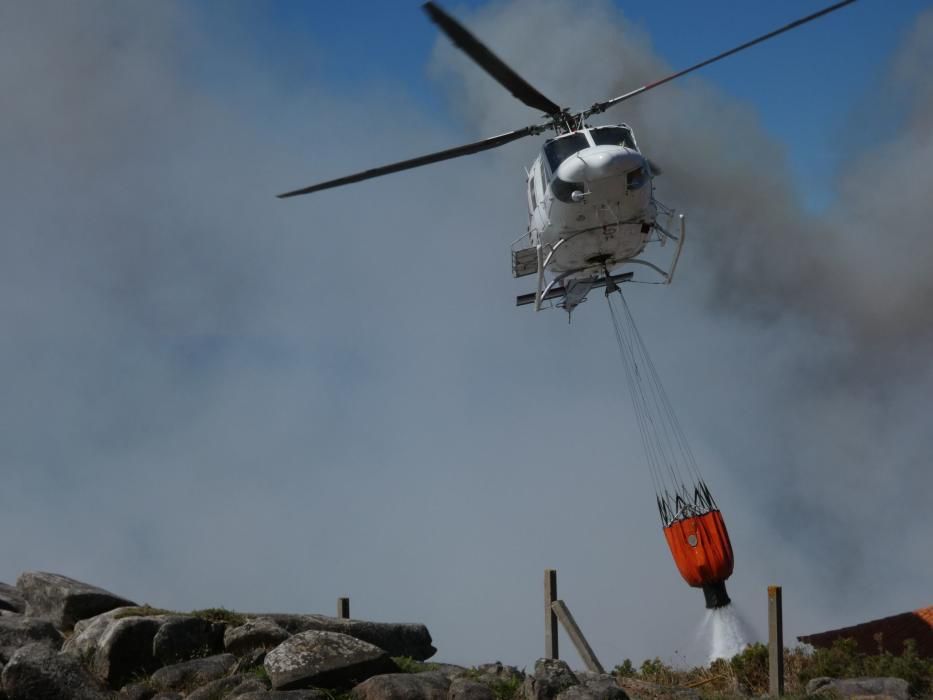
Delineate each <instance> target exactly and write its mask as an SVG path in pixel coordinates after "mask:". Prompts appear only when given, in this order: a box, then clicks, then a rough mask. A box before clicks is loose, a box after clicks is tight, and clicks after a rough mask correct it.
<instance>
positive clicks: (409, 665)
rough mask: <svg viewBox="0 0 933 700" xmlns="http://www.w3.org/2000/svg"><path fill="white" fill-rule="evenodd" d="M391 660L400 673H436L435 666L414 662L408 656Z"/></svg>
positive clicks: (394, 657) (395, 657)
mask: <svg viewBox="0 0 933 700" xmlns="http://www.w3.org/2000/svg"><path fill="white" fill-rule="evenodd" d="M392 660H393V661H394V662H395V665H396V666H398V670H399V671H401V672H402V673H424V672H425V671H436V670H437V668H438V666H437V664H431V663H426V662H424V661H416V660H415V659H413V658H411V657H410V656H393V657H392Z"/></svg>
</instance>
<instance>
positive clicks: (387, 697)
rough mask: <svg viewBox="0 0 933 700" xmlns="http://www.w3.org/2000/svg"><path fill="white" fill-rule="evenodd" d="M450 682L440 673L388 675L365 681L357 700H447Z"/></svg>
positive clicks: (357, 690) (356, 693)
mask: <svg viewBox="0 0 933 700" xmlns="http://www.w3.org/2000/svg"><path fill="white" fill-rule="evenodd" d="M449 688H450V681H449V680H448V679H447V677H446V676H444V675H442V674H440V673H431V672H427V673H388V674H385V675H381V676H373V677H372V678H370V679H369V680H366V681H363V682H362V683H360V684H359V685H357V686H356V687H355V688H353V692H352V693H350V696H351V697H352V698H355V700H447V691H448V690H449Z"/></svg>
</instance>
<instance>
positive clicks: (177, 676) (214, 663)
mask: <svg viewBox="0 0 933 700" xmlns="http://www.w3.org/2000/svg"><path fill="white" fill-rule="evenodd" d="M235 663H236V657H234V656H233V654H217V655H216V656H207V657H205V658H203V659H192V660H191V661H183V662H182V663H180V664H173V665H172V666H165V667H164V668H160V669H159V670H158V671H156V672H155V673H153V674H152V676H151V677H150V680H151V681H152V683H153V685H155V686H156V687H158V688H162V689H163V690H179V689H182V688H196V687H198V686H200V685H204V684H206V683H210V682H211V681H215V680H217V679H218V678H222V677H223V676H226V675H227V673H229V671H230V670H231V669H232V668H233V666H234V664H235Z"/></svg>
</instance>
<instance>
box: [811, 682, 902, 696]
mask: <svg viewBox="0 0 933 700" xmlns="http://www.w3.org/2000/svg"><path fill="white" fill-rule="evenodd" d="M807 695H827V696H829V697H836V698H865V699H867V698H871V699H872V700H888V699H889V698H890V700H908V698H909V697H910V693H909V690H908V684H907V681H905V680H903V679H901V678H841V679H840V678H814V679H813V680H812V681H810V682H809V683H807Z"/></svg>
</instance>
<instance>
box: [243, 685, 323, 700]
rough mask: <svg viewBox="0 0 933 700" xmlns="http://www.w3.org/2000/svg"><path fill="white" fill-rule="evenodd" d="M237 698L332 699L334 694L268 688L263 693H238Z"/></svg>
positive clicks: (274, 699)
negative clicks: (268, 689)
mask: <svg viewBox="0 0 933 700" xmlns="http://www.w3.org/2000/svg"><path fill="white" fill-rule="evenodd" d="M237 700H334V694H333V693H330V692H328V691H326V690H316V689H313V688H311V689H307V690H270V691H268V692H264V693H246V694H245V695H238V696H237Z"/></svg>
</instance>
